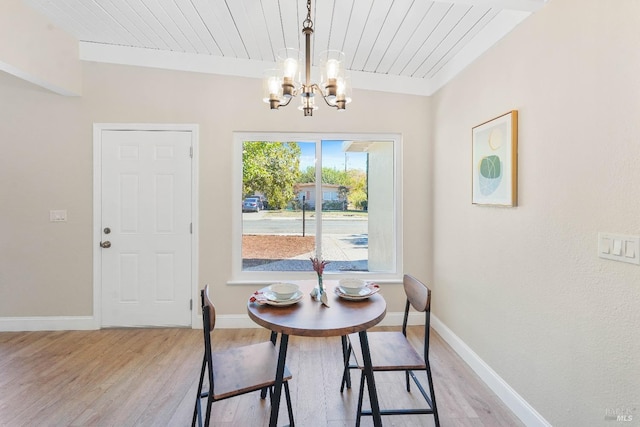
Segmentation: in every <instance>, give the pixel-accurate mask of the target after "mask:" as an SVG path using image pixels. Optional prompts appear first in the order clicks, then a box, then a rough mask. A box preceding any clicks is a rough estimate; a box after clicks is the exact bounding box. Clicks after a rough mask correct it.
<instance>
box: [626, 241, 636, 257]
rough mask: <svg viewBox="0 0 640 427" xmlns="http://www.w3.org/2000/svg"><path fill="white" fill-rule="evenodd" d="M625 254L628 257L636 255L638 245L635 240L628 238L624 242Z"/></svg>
mask: <svg viewBox="0 0 640 427" xmlns="http://www.w3.org/2000/svg"><path fill="white" fill-rule="evenodd" d="M624 256H626V257H627V258H635V257H636V245H635V242H634V241H633V240H627V241H625V242H624Z"/></svg>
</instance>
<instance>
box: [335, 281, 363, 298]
mask: <svg viewBox="0 0 640 427" xmlns="http://www.w3.org/2000/svg"><path fill="white" fill-rule="evenodd" d="M338 284H339V286H340V289H342V290H343V291H344V292H345V293H346V294H349V295H358V294H359V293H360V290H361V289H362V288H363V287H365V286H366V283H365V281H364V280H360V279H353V278H348V279H340V281H339V283H338Z"/></svg>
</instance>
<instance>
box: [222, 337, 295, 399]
mask: <svg viewBox="0 0 640 427" xmlns="http://www.w3.org/2000/svg"><path fill="white" fill-rule="evenodd" d="M211 358H212V361H213V378H214V381H215V385H216V386H215V390H214V394H213V399H214V400H222V399H226V398H227V397H231V396H235V395H237V394H244V393H250V392H252V391H256V390H261V389H263V388H265V387H269V386H271V385H272V384H273V381H274V378H275V377H276V366H277V363H278V353H277V350H276V348H275V346H274V345H273V344H272V343H271V342H269V341H267V342H263V343H259V344H253V345H247V346H244V347H240V348H232V349H229V350H225V351H220V352H213V353H211ZM265 366H266V367H269V368H270V369H265V368H264V367H265ZM290 379H291V373H290V372H289V370H288V369H287V368H285V371H284V381H288V380H290Z"/></svg>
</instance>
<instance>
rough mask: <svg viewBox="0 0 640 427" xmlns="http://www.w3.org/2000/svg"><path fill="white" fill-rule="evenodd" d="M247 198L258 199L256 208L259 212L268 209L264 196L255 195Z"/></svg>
mask: <svg viewBox="0 0 640 427" xmlns="http://www.w3.org/2000/svg"><path fill="white" fill-rule="evenodd" d="M249 197H252V198H254V199H258V207H259V208H260V210H264V209H268V207H267V199H266V198H265V197H264V196H259V195H257V194H254V195H253V196H249Z"/></svg>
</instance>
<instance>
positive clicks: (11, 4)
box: [0, 0, 82, 95]
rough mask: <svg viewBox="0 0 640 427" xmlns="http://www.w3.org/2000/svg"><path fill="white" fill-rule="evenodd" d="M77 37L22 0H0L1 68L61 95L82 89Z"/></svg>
mask: <svg viewBox="0 0 640 427" xmlns="http://www.w3.org/2000/svg"><path fill="white" fill-rule="evenodd" d="M78 52H79V49H78V41H77V40H76V39H74V38H73V37H72V36H71V35H69V34H67V33H66V32H64V31H61V30H59V29H58V28H56V27H55V26H54V25H52V24H51V23H50V22H48V21H47V20H46V19H45V18H44V17H43V16H42V15H41V14H39V13H38V12H36V11H35V10H34V9H32V8H31V7H29V6H27V5H25V4H24V2H23V1H22V0H2V1H0V71H5V72H7V73H10V74H13V75H15V76H18V77H20V78H22V79H25V80H27V81H30V82H32V83H35V84H38V85H40V86H42V87H45V88H47V89H49V90H52V91H54V92H56V93H60V94H63V95H80V93H81V92H82V66H81V63H80V60H79V59H78Z"/></svg>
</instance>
